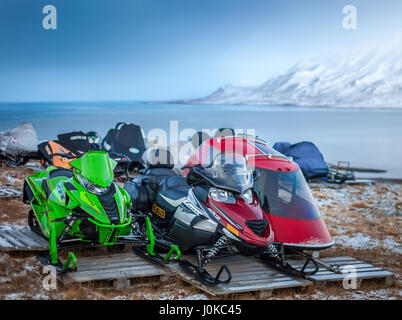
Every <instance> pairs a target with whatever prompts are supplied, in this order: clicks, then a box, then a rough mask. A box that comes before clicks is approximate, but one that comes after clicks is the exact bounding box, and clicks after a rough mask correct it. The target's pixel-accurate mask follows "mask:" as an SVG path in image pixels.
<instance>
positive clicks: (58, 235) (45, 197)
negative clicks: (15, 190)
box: [23, 151, 180, 272]
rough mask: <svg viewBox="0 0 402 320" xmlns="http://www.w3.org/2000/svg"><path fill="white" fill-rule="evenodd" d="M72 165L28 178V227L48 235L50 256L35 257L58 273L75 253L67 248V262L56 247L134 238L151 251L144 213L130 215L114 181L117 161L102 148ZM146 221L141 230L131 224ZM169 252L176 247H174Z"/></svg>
mask: <svg viewBox="0 0 402 320" xmlns="http://www.w3.org/2000/svg"><path fill="white" fill-rule="evenodd" d="M70 165H71V167H72V170H69V169H65V168H56V167H52V166H50V167H48V168H47V170H46V171H45V172H36V173H35V174H34V175H31V176H29V177H27V178H26V180H25V183H24V194H23V202H24V203H26V204H30V205H31V206H32V210H31V211H30V212H29V215H28V224H29V227H30V228H31V229H32V230H33V231H34V232H35V233H37V234H39V235H40V236H42V237H45V238H47V239H48V240H49V252H50V254H49V255H40V256H39V260H40V261H41V262H42V263H44V264H46V265H53V266H55V267H56V270H57V271H58V272H65V271H68V270H73V269H75V266H76V258H75V256H74V254H73V253H71V252H70V253H69V256H68V259H67V261H66V262H65V264H64V265H63V264H61V262H60V260H59V259H58V251H59V250H62V249H67V248H70V247H72V246H94V245H105V246H109V245H114V244H118V243H132V244H133V245H141V246H144V247H146V249H145V250H147V252H148V254H150V255H156V254H155V252H154V245H153V241H154V237H153V233H152V227H151V225H150V220H149V218H148V217H145V216H141V215H132V214H131V213H130V208H131V201H130V197H129V195H128V194H127V192H126V191H125V190H124V189H123V188H121V187H119V186H118V185H117V184H116V183H114V182H113V169H114V167H115V166H116V162H115V161H114V160H112V159H110V157H109V155H108V154H107V153H106V152H104V151H89V152H87V153H85V154H84V155H83V156H82V157H80V158H77V159H75V160H73V161H71V162H70ZM138 220H141V221H143V223H144V224H145V226H146V230H145V231H144V233H142V232H141V231H139V230H138V229H137V228H136V227H135V226H136V224H138ZM171 250H172V252H173V251H176V252H177V253H178V254H180V252H179V251H178V250H177V249H176V247H174V246H173V247H172V248H171Z"/></svg>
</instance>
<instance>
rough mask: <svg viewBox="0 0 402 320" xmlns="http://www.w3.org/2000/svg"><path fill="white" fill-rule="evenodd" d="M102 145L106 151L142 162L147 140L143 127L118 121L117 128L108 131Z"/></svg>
mask: <svg viewBox="0 0 402 320" xmlns="http://www.w3.org/2000/svg"><path fill="white" fill-rule="evenodd" d="M101 145H102V149H103V150H105V151H108V152H111V151H112V152H116V153H120V154H123V155H125V156H126V157H128V158H129V159H130V160H131V161H133V162H137V163H142V158H141V157H142V154H143V153H144V151H145V142H144V138H143V135H142V132H141V127H139V126H137V125H135V124H132V123H130V124H126V123H118V124H117V125H116V128H114V129H110V130H109V131H108V133H107V134H106V136H105V138H104V139H103V140H102V144H101Z"/></svg>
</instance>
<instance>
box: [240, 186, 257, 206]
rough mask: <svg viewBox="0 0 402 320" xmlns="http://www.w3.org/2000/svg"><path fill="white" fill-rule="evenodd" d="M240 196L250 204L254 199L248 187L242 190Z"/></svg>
mask: <svg viewBox="0 0 402 320" xmlns="http://www.w3.org/2000/svg"><path fill="white" fill-rule="evenodd" d="M241 197H242V198H243V199H244V201H246V202H247V203H248V204H252V203H253V200H254V196H253V191H251V189H248V190H247V191H246V192H244V193H243V194H242V195H241Z"/></svg>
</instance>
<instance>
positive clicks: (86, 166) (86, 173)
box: [70, 151, 117, 188]
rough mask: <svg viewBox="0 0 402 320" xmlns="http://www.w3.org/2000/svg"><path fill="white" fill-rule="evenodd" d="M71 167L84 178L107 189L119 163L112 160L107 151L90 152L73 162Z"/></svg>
mask: <svg viewBox="0 0 402 320" xmlns="http://www.w3.org/2000/svg"><path fill="white" fill-rule="evenodd" d="M70 165H71V166H72V167H73V168H74V169H76V170H77V171H78V172H79V174H80V175H82V176H83V177H84V178H86V179H88V180H89V181H91V182H93V183H95V184H97V185H98V186H100V187H102V188H106V187H107V186H109V185H110V184H111V182H112V180H113V177H114V176H113V169H114V168H115V167H116V165H117V162H116V161H114V160H113V159H110V157H109V155H108V153H107V152H105V151H90V152H87V153H85V154H84V155H83V156H82V157H80V158H78V159H76V160H73V161H71V162H70Z"/></svg>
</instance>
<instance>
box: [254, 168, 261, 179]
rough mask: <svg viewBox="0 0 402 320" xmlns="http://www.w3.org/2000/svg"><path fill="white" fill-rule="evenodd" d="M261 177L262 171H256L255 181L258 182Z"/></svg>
mask: <svg viewBox="0 0 402 320" xmlns="http://www.w3.org/2000/svg"><path fill="white" fill-rule="evenodd" d="M260 177H261V173H260V171H259V170H257V169H256V170H254V172H253V179H254V181H257V180H258V179H259V178H260Z"/></svg>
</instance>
